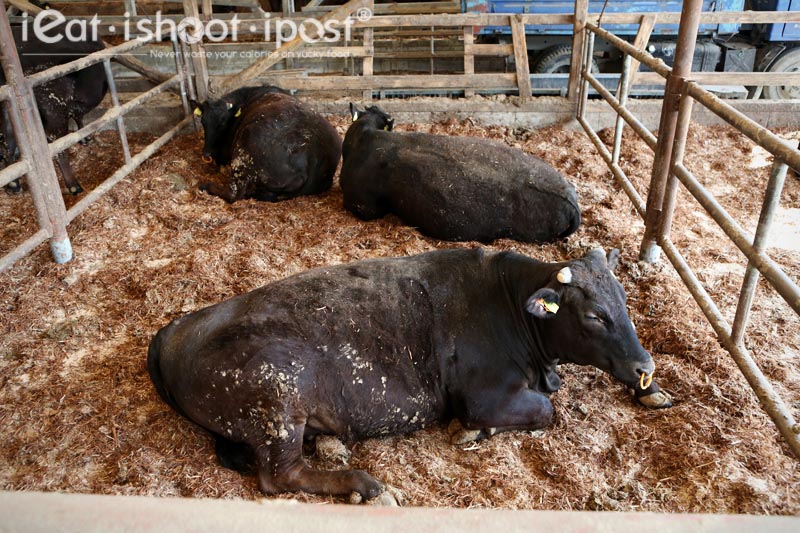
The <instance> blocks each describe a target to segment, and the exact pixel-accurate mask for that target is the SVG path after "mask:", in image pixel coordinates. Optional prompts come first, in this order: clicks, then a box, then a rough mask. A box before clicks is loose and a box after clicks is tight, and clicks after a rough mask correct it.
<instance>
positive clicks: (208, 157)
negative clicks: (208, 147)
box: [200, 154, 214, 163]
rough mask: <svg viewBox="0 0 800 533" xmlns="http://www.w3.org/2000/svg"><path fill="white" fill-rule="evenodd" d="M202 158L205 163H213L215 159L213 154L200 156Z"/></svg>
mask: <svg viewBox="0 0 800 533" xmlns="http://www.w3.org/2000/svg"><path fill="white" fill-rule="evenodd" d="M200 159H201V160H202V161H203V163H211V162H212V161H213V160H214V159H213V158H212V157H211V156H208V155H206V154H203V155H202V156H200Z"/></svg>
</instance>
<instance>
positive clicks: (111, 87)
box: [103, 59, 131, 163]
mask: <svg viewBox="0 0 800 533" xmlns="http://www.w3.org/2000/svg"><path fill="white" fill-rule="evenodd" d="M103 68H104V69H105V71H106V80H108V91H109V92H110V93H111V103H112V104H113V105H114V109H119V96H118V95H117V84H116V83H115V82H114V73H113V72H111V60H110V59H106V60H105V61H103ZM117 132H118V133H119V142H120V143H121V144H122V154H123V155H124V156H125V162H126V163H130V162H131V149H130V146H128V135H127V133H126V132H125V119H124V118H123V117H122V115H120V116H118V117H117Z"/></svg>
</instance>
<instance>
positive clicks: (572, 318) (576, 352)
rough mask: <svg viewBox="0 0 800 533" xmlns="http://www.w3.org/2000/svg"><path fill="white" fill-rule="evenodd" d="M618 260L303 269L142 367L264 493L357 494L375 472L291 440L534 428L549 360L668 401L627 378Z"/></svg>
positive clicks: (211, 314) (158, 339)
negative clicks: (308, 456) (327, 459)
mask: <svg viewBox="0 0 800 533" xmlns="http://www.w3.org/2000/svg"><path fill="white" fill-rule="evenodd" d="M617 257H618V252H617V251H616V250H614V251H613V252H612V253H611V254H609V257H608V260H607V258H606V255H605V254H604V253H603V251H602V250H596V251H593V252H590V253H589V254H588V255H587V256H586V257H584V258H582V259H578V260H573V261H569V262H566V263H555V264H548V263H541V262H538V261H535V260H533V259H530V258H528V257H525V256H522V255H518V254H515V253H509V252H500V253H493V252H486V251H483V250H481V249H473V250H442V251H435V252H429V253H425V254H421V255H417V256H412V257H403V258H390V259H377V260H368V261H360V262H356V263H351V264H345V265H339V266H333V267H325V268H319V269H315V270H310V271H307V272H304V273H301V274H298V275H295V276H292V277H289V278H286V279H284V280H282V281H278V282H275V283H272V284H270V285H267V286H265V287H262V288H260V289H258V290H255V291H253V292H250V293H248V294H244V295H240V296H237V297H235V298H232V299H230V300H227V301H225V302H222V303H220V304H217V305H214V306H211V307H208V308H205V309H202V310H200V311H197V312H195V313H192V314H190V315H187V316H184V317H182V318H179V319H177V320H174V321H173V322H172V323H171V324H169V325H168V326H166V327H165V328H163V329H161V330H160V331H159V332H158V333H157V334H156V336H155V337H154V339H153V340H152V342H151V343H150V348H149V353H148V360H147V366H148V370H149V373H150V377H151V379H152V381H153V383H154V384H155V388H156V390H157V391H158V393H159V395H160V396H161V398H163V399H164V401H165V402H167V403H168V404H169V405H171V406H172V407H174V408H175V409H176V410H177V411H178V412H180V413H181V414H183V415H184V416H186V417H187V418H189V419H191V420H193V421H194V422H196V423H197V424H199V425H201V426H202V427H204V428H206V429H208V430H209V431H211V432H212V433H213V434H214V435H215V436H216V439H217V454H218V457H219V459H220V461H221V463H222V464H223V465H225V466H230V467H234V468H237V469H242V468H243V466H244V465H246V464H247V463H248V459H254V461H255V463H256V465H257V468H258V482H259V486H260V488H261V490H262V491H263V492H265V493H267V494H274V493H277V492H282V491H297V490H303V491H306V492H313V493H321V494H338V495H342V494H351V493H353V492H355V493H358V494H359V495H360V496H362V497H363V498H365V499H370V498H374V497H375V496H376V495H379V494H380V493H382V491H383V490H384V487H383V485H382V484H381V483H379V482H378V481H376V480H375V479H374V478H372V477H371V476H369V475H368V474H366V473H365V472H362V471H352V470H351V471H339V472H324V471H318V470H314V469H312V468H309V467H308V466H307V465H306V464H305V462H304V460H303V458H302V453H301V452H302V445H303V438H304V437H312V436H315V435H319V434H332V435H338V436H342V437H345V438H347V439H353V438H355V439H358V438H364V437H371V436H379V435H389V434H394V433H404V432H409V431H414V430H417V429H420V428H423V427H425V426H428V425H431V424H436V423H438V422H440V421H443V420H446V419H449V418H453V417H455V419H457V420H458V421H459V422H460V424H461V425H462V426H463V427H464V428H466V430H465V432H466V433H468V437H470V438H473V439H474V438H479V437H482V436H486V435H491V434H494V433H495V432H498V431H506V430H515V429H534V428H541V427H544V426H547V425H548V424H550V422H551V420H552V418H553V406H552V404H551V403H550V400H549V399H548V397H547V393H550V392H553V391H555V390H557V389H558V388H559V385H560V379H559V377H558V375H557V374H556V371H555V369H556V365H557V364H558V363H576V364H579V365H593V366H596V367H598V368H600V369H602V370H604V371H606V372H608V373H610V374H611V375H613V376H614V377H616V378H617V379H619V380H620V381H622V382H623V383H624V384H625V385H627V386H629V387H635V388H637V389H638V393H637V395H638V396H640V397H642V396H643V397H645V398H646V399H647V400H649V401H643V403H645V404H648V405H651V406H657V407H665V406H668V404H669V402H668V397H666V396H665V395H664V394H663V393H661V392H659V390H658V387H657V385H655V383H653V384H650V383H643V384H641V385H640V382H641V381H643V380H644V378H645V377H647V378H648V381H650V380H651V378H652V375H653V371H654V368H655V365H654V364H653V360H652V359H651V357H650V354H649V353H647V352H646V351H645V350H644V348H642V346H641V344H640V343H639V340H638V339H637V337H636V333H635V331H634V328H633V326H632V324H631V321H630V319H629V318H628V315H627V314H626V308H625V292H624V290H623V288H622V285H621V284H620V283H619V282H618V281H617V280H616V279H615V278H614V276H613V274H612V273H611V270H610V269H609V268H613V267H614V266H615V265H616V263H617ZM646 387H647V388H646ZM645 388H646V390H645ZM653 400H657V401H653ZM456 439H457V440H458V441H459V442H460V441H463V440H464V432H462V433H461V434H460V435H457V437H456Z"/></svg>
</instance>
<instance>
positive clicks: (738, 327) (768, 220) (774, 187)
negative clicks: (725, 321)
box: [731, 157, 789, 348]
mask: <svg viewBox="0 0 800 533" xmlns="http://www.w3.org/2000/svg"><path fill="white" fill-rule="evenodd" d="M788 168H789V167H788V166H787V165H786V163H784V162H783V161H781V160H780V159H778V158H777V157H776V158H775V162H774V163H773V164H772V172H771V173H770V175H769V183H768V184H767V192H766V193H765V195H764V203H763V205H762V207H761V216H760V217H759V219H758V227H757V228H756V235H755V237H754V238H753V248H754V249H755V250H756V252H757V253H761V252H763V251H764V249H765V248H766V247H767V237H768V235H769V230H770V227H771V226H772V220H773V217H774V215H775V210H776V209H777V208H778V204H779V203H780V200H781V192H782V191H783V184H784V183H785V182H786V171H787V170H788ZM758 277H759V275H758V268H757V267H756V265H755V264H754V263H753V262H752V261H749V262H748V263H747V271H746V272H745V274H744V281H743V282H742V290H741V293H740V294H739V304H738V305H737V306H736V316H735V317H734V319H733V332H732V333H731V342H732V343H734V344H735V345H736V346H739V347H742V348H744V345H743V344H742V341H743V340H744V332H745V330H746V329H747V321H748V319H749V318H750V309H751V307H752V306H753V299H754V298H755V294H756V287H758Z"/></svg>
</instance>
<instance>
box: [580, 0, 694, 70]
mask: <svg viewBox="0 0 800 533" xmlns="http://www.w3.org/2000/svg"><path fill="white" fill-rule="evenodd" d="M690 1H696V0H690ZM684 9H686V7H685V5H684ZM586 29H588V30H590V31H591V32H592V33H596V34H597V36H598V37H600V38H601V39H603V40H604V41H608V42H609V43H611V44H612V45H613V46H616V47H617V48H619V50H620V51H621V52H624V53H626V54H628V55H630V56H633V58H634V59H636V60H637V61H638V62H639V63H641V64H643V65H647V66H648V67H650V70H652V71H653V72H657V73H658V74H660V75H661V77H663V78H666V77H668V76H669V73H670V72H671V71H672V69H671V68H670V67H669V66H667V64H666V63H664V62H663V61H661V60H660V59H656V58H654V57H653V56H651V55H650V54H648V53H647V52H644V51H642V50H639V49H638V48H636V47H635V46H633V45H632V44H630V43H629V42H628V41H624V40H622V39H620V38H619V37H617V36H616V35H614V34H613V33H611V32H609V31H606V30H604V29H603V28H600V27H598V26H597V25H596V24H593V23H591V22H587V23H586ZM696 33H697V31H696V30H695V34H696Z"/></svg>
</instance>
